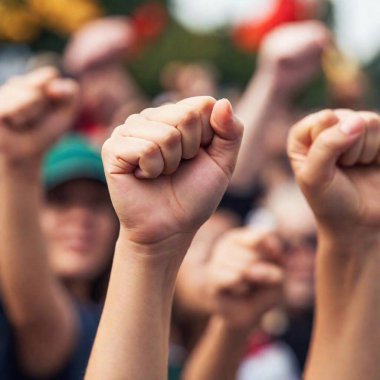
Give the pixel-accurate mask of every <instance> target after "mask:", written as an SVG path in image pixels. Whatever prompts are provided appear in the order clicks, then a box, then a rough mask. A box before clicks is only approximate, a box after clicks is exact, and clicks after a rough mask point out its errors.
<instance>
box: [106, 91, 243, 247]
mask: <svg viewBox="0 0 380 380" xmlns="http://www.w3.org/2000/svg"><path fill="white" fill-rule="evenodd" d="M241 137H242V125H241V124H240V122H239V121H238V120H237V119H236V117H235V116H234V114H233V111H232V108H231V105H230V103H229V102H228V101H227V100H225V99H223V100H219V101H215V99H213V98H211V97H207V96H205V97H195V98H188V99H185V100H182V101H180V102H178V103H176V104H169V105H164V106H162V107H158V108H149V109H146V110H144V111H142V112H141V113H140V114H137V115H132V116H130V117H129V118H128V119H127V120H126V122H125V124H123V125H121V126H119V127H118V128H116V129H115V131H114V133H113V134H112V136H111V138H110V139H109V140H107V141H106V143H105V144H104V146H103V152H102V154H103V162H104V166H105V171H106V176H107V182H108V186H109V190H110V194H111V198H112V202H113V205H114V208H115V210H116V213H117V215H118V217H119V219H120V222H121V231H122V233H124V234H126V235H127V238H128V240H129V241H133V242H135V243H138V244H153V243H159V242H162V241H166V240H168V239H170V238H175V237H176V236H178V235H181V236H182V237H183V235H189V236H191V238H192V236H193V234H194V233H195V231H196V230H197V229H198V228H199V227H200V225H201V224H202V223H203V222H205V221H206V220H207V218H208V217H209V216H210V215H211V213H212V212H213V211H214V210H215V208H216V206H217V204H218V203H219V201H220V199H221V198H222V196H223V193H224V192H225V190H226V188H227V185H228V182H229V179H230V177H231V175H232V172H233V170H234V166H235V161H236V157H237V154H238V150H239V146H240V141H241Z"/></svg>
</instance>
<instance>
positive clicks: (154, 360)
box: [86, 234, 192, 380]
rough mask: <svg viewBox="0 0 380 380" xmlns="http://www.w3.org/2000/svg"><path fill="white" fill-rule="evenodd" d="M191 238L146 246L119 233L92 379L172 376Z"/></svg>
mask: <svg viewBox="0 0 380 380" xmlns="http://www.w3.org/2000/svg"><path fill="white" fill-rule="evenodd" d="M121 235H122V234H121ZM191 238H192V237H190V236H189V237H188V238H185V239H184V240H183V241H181V242H180V243H179V244H178V243H177V242H174V241H171V242H167V244H165V246H163V245H160V246H151V247H149V248H142V247H139V246H137V245H135V244H133V243H131V242H129V241H128V239H126V238H124V237H122V236H120V237H119V241H118V243H117V247H116V252H115V257H114V263H113V269H112V273H111V279H110V283H109V288H108V293H107V298H106V303H105V307H104V310H103V314H102V319H101V323H100V326H99V330H98V334H97V337H96V341H95V345H94V348H93V351H92V355H91V359H90V363H89V366H88V370H87V375H86V378H87V379H110V380H112V379H121V378H124V379H134V380H139V379H141V380H146V379H150V380H155V379H157V380H163V379H166V378H167V367H168V345H169V328H170V315H171V307H172V300H173V292H174V284H175V280H176V276H177V272H178V269H179V266H180V264H181V261H182V258H183V256H184V255H185V253H186V250H187V249H188V246H189V244H190V241H191Z"/></svg>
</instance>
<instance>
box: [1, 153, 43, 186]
mask: <svg viewBox="0 0 380 380" xmlns="http://www.w3.org/2000/svg"><path fill="white" fill-rule="evenodd" d="M0 172H1V177H2V180H3V179H4V180H10V181H12V180H16V181H17V182H19V183H23V182H26V183H28V184H33V183H38V184H40V183H41V182H42V157H41V158H33V159H28V160H9V159H7V158H6V157H0Z"/></svg>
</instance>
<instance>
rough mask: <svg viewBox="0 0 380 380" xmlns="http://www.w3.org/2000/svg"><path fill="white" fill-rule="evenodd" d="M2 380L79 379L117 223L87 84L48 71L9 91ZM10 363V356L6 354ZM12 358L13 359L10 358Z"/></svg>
mask: <svg viewBox="0 0 380 380" xmlns="http://www.w3.org/2000/svg"><path fill="white" fill-rule="evenodd" d="M0 98H1V102H0V104H1V106H0V140H1V143H0V177H1V181H0V196H1V199H2V203H1V206H0V226H1V228H0V284H1V286H0V289H1V304H2V308H3V309H4V318H3V313H1V316H2V317H1V320H3V319H5V321H6V323H7V328H6V334H7V333H9V336H10V340H8V343H9V344H8V348H7V350H8V351H7V353H6V355H7V356H6V357H7V359H8V361H7V362H2V363H1V365H0V368H1V369H2V370H4V372H3V373H2V374H1V375H2V378H5V379H15V378H24V377H25V378H44V379H47V378H54V379H80V378H82V376H83V373H84V371H85V367H86V363H87V360H88V357H89V353H90V350H91V347H92V341H93V339H94V335H95V332H96V328H97V325H98V320H99V317H100V302H101V301H102V299H103V298H104V291H105V288H104V282H103V281H104V280H105V278H106V277H107V271H108V269H109V266H110V262H111V258H112V254H113V250H114V245H115V241H116V236H117V227H118V223H117V220H116V218H115V214H114V211H113V209H112V206H111V202H110V198H109V194H108V191H107V186H106V181H105V176H104V171H103V165H102V161H101V157H100V154H99V152H98V151H97V149H96V148H93V147H92V146H91V145H89V143H88V142H87V141H86V140H85V139H83V138H81V137H78V136H75V135H71V136H67V137H66V138H65V139H64V140H62V141H61V142H60V143H59V144H58V145H57V146H55V147H54V148H53V150H51V151H50V152H49V154H48V155H47V156H46V158H45V161H44V156H45V155H46V153H47V152H48V151H49V150H50V149H51V147H52V146H53V145H54V144H55V143H56V141H57V140H59V139H60V138H61V137H62V136H63V135H64V134H65V132H66V131H68V130H69V129H70V128H71V127H72V123H73V121H74V120H75V116H76V110H77V101H78V87H77V85H76V83H75V82H74V81H72V80H69V79H61V78H60V77H59V76H58V73H57V72H56V71H55V70H54V69H51V68H43V69H40V70H37V71H34V72H31V73H29V74H27V75H25V76H23V77H20V78H15V79H13V80H10V81H9V82H8V83H7V84H6V85H4V86H3V87H1V88H0ZM1 359H2V360H3V356H2V357H1ZM4 360H5V358H4Z"/></svg>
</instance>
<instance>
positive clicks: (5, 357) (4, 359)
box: [0, 304, 12, 379]
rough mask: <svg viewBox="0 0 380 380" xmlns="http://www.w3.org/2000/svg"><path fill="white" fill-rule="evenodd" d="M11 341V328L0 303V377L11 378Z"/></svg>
mask: <svg viewBox="0 0 380 380" xmlns="http://www.w3.org/2000/svg"><path fill="white" fill-rule="evenodd" d="M11 342H12V336H11V328H10V326H9V324H8V320H7V318H6V315H5V312H4V309H3V307H2V305H1V304H0V379H10V378H11V377H10V376H11V372H10V370H11V367H10V358H11V351H12V350H11Z"/></svg>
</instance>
